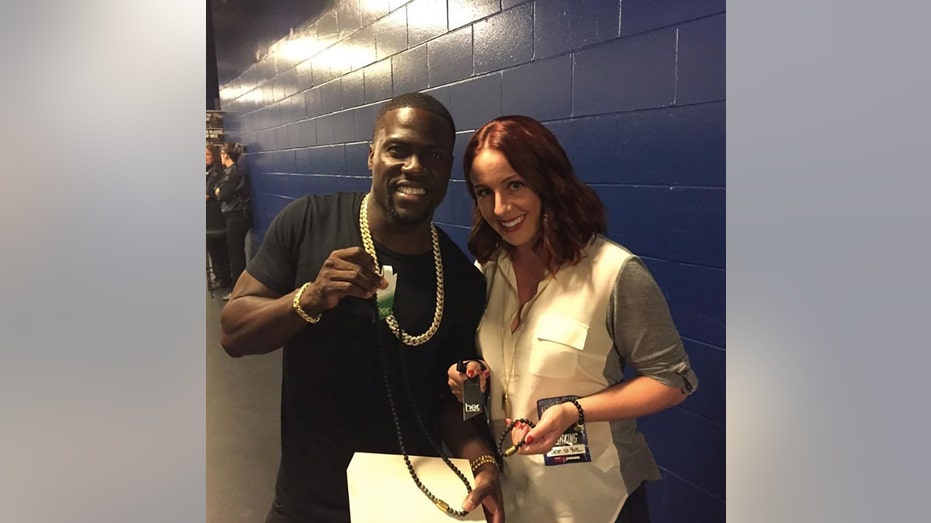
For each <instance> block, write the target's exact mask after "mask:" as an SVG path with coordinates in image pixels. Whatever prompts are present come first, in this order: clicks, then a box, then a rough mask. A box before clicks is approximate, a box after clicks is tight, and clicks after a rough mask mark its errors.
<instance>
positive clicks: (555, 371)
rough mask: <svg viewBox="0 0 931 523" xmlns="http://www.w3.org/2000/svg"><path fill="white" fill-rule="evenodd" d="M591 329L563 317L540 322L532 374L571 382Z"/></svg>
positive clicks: (532, 362)
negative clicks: (566, 379) (569, 379)
mask: <svg viewBox="0 0 931 523" xmlns="http://www.w3.org/2000/svg"><path fill="white" fill-rule="evenodd" d="M587 337H588V325H586V324H584V323H580V322H578V321H575V320H572V319H569V318H564V317H561V316H554V315H546V316H544V317H542V318H540V322H539V323H538V324H537V326H536V329H535V330H534V333H533V340H532V342H531V343H532V345H533V346H532V347H531V350H530V372H531V373H532V374H534V375H537V376H543V377H546V378H562V379H565V378H571V377H573V376H574V375H575V371H576V367H577V366H578V359H579V353H580V352H581V351H582V349H584V348H585V339H586V338H587Z"/></svg>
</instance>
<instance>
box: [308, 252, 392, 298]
mask: <svg viewBox="0 0 931 523" xmlns="http://www.w3.org/2000/svg"><path fill="white" fill-rule="evenodd" d="M387 286H388V282H387V281H386V280H385V279H384V278H382V277H381V276H379V275H378V273H377V272H376V270H375V260H373V259H372V257H371V256H370V255H369V254H368V253H367V252H365V249H363V248H362V247H349V248H347V249H339V250H336V251H333V252H331V253H330V256H329V257H328V258H327V259H326V261H324V262H323V266H322V267H321V268H320V272H319V273H318V274H317V278H316V279H315V280H314V282H313V283H312V284H311V285H310V286H309V287H308V288H307V290H306V291H305V292H304V294H303V295H302V296H301V307H303V308H305V310H307V311H308V313H309V314H319V313H321V312H323V311H328V310H330V309H332V308H333V307H336V304H337V303H339V301H340V300H341V299H343V298H345V297H346V296H355V297H356V298H362V299H368V298H371V297H372V296H375V291H377V290H378V289H384V288H385V287H387Z"/></svg>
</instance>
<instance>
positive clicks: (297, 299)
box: [291, 282, 323, 323]
mask: <svg viewBox="0 0 931 523" xmlns="http://www.w3.org/2000/svg"><path fill="white" fill-rule="evenodd" d="M311 283H313V282H307V283H305V284H304V285H301V288H300V289H298V290H297V294H295V295H294V301H292V302H291V308H292V309H294V312H296V313H297V315H298V316H300V317H301V318H303V319H304V321H306V322H307V323H317V322H318V321H320V317H321V316H323V313H322V312H321V313H320V314H317V315H316V316H311V315H310V314H307V312H306V311H305V310H304V309H303V308H302V307H301V296H302V295H303V294H304V290H305V289H307V287H309V286H310V284H311Z"/></svg>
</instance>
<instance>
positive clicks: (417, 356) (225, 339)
mask: <svg viewBox="0 0 931 523" xmlns="http://www.w3.org/2000/svg"><path fill="white" fill-rule="evenodd" d="M373 131H374V132H373V140H372V143H371V144H370V147H369V155H368V166H369V169H370V170H371V171H372V184H371V188H370V189H369V190H368V192H366V193H336V194H327V195H307V196H304V197H303V198H298V199H296V200H294V201H293V202H291V203H290V204H288V205H287V206H286V207H285V208H284V209H283V210H282V211H281V212H280V213H279V214H278V216H276V217H275V219H274V220H273V221H272V223H271V225H270V226H269V229H268V231H267V232H266V234H265V237H264V240H263V242H262V245H261V247H260V248H259V250H258V252H257V253H256V255H255V257H254V258H253V259H252V260H251V261H250V262H249V266H248V267H247V269H246V271H245V272H243V274H242V276H241V277H240V278H239V281H238V282H237V283H236V285H235V287H233V292H232V297H231V299H230V300H229V302H228V303H227V304H226V306H225V307H224V308H223V311H222V313H221V316H220V321H221V337H220V343H221V344H222V345H223V348H224V349H225V350H226V352H227V353H228V354H230V355H231V356H243V355H248V354H265V353H269V352H272V351H274V350H277V349H278V348H279V347H282V346H283V347H284V348H283V354H282V382H281V462H280V465H279V470H278V481H277V484H276V487H275V501H274V503H273V505H272V507H271V510H270V512H269V514H268V516H267V519H266V521H267V522H285V521H287V522H294V521H307V522H340V523H342V522H348V521H349V517H350V514H349V492H348V485H347V477H346V467H347V466H348V465H349V462H350V460H351V459H352V457H353V454H354V453H355V452H371V453H381V454H402V452H406V453H407V454H409V455H425V456H438V455H440V452H441V448H440V447H441V445H442V444H444V443H445V445H446V446H447V447H448V448H449V449H450V450H451V451H452V453H453V454H454V455H455V456H457V457H461V458H466V459H469V460H470V465H471V468H472V470H473V473H474V474H475V483H474V485H473V486H474V489H473V490H472V491H471V493H467V491H466V489H465V488H463V490H462V496H463V497H462V498H458V499H445V500H443V501H444V502H445V503H447V504H448V505H449V508H450V509H456V508H457V507H458V506H459V505H460V503H461V506H462V509H463V510H464V511H466V512H468V511H471V510H473V509H474V508H476V507H478V506H479V505H481V506H482V508H483V510H484V513H485V517H486V520H487V521H490V522H494V523H501V522H503V521H504V513H503V512H502V511H501V509H500V505H501V490H500V487H499V483H498V469H497V464H496V463H495V459H494V457H493V448H494V441H493V440H492V437H491V433H490V431H489V430H488V426H487V424H486V423H484V422H483V421H481V418H472V419H471V420H468V421H465V420H463V414H462V406H461V405H460V404H459V403H457V402H456V398H455V397H454V396H453V395H452V394H450V392H449V389H448V387H447V384H446V380H445V378H444V376H443V371H445V370H446V366H447V365H448V364H449V363H450V362H452V361H458V360H461V359H463V358H475V357H477V355H476V352H475V340H474V333H475V329H476V327H477V326H478V321H479V318H481V315H482V308H483V305H484V299H485V295H484V292H483V289H482V276H481V274H480V273H479V272H478V270H476V268H475V267H474V266H473V265H472V264H471V263H470V261H469V260H468V258H466V256H465V254H463V253H462V251H461V250H460V249H459V248H458V247H457V246H456V244H455V243H453V241H452V240H451V239H450V238H449V237H448V236H447V235H446V233H445V232H443V231H442V230H441V229H439V228H438V227H435V226H434V225H433V223H432V219H433V213H434V211H435V210H436V208H437V206H439V205H440V203H441V202H442V201H443V198H444V196H445V195H446V189H447V185H448V183H449V178H450V175H451V172H452V161H453V156H452V154H453V143H454V141H455V125H454V124H453V120H452V117H451V116H450V114H449V112H448V110H447V109H446V107H444V106H443V105H442V104H441V103H440V102H438V101H437V100H436V99H435V98H433V97H431V96H429V95H426V94H422V93H408V94H403V95H400V96H397V97H395V98H393V99H391V100H389V101H388V102H386V104H385V105H384V106H382V108H381V110H380V111H379V113H378V115H377V116H376V119H375V124H374V129H373ZM382 264H384V265H385V266H388V265H390V266H391V267H392V268H393V269H394V271H393V272H394V274H396V275H397V288H396V290H395V294H394V305H393V309H392V308H390V307H386V306H385V307H383V306H382V305H381V304H379V305H376V292H377V291H378V290H379V289H383V288H385V287H386V286H387V285H388V283H387V281H386V280H385V278H383V277H382ZM384 308H388V309H389V310H388V311H387V312H390V313H391V314H390V315H387V316H386V317H383V316H382V314H381V312H382V310H383V309H384ZM387 312H386V313H387ZM408 472H409V473H410V474H411V478H410V480H407V481H410V482H411V483H410V484H408V485H404V486H403V488H408V487H410V488H414V483H415V482H416V481H419V479H417V478H418V476H416V472H415V471H414V469H412V468H409V469H408ZM447 472H448V473H449V474H453V471H452V470H450V471H447ZM463 478H464V476H463ZM460 479H462V478H460ZM423 484H424V487H425V488H426V489H429V488H430V482H429V481H427V480H425V481H423ZM463 486H464V485H463ZM398 488H401V485H399V486H398ZM423 501H424V503H428V504H429V503H431V500H428V499H427V498H426V496H425V497H424V499H423ZM437 506H438V507H440V505H439V504H437ZM427 508H428V509H429V510H431V511H432V510H434V508H433V507H429V506H428V507H427ZM441 510H446V509H442V507H441ZM438 516H439V514H438Z"/></svg>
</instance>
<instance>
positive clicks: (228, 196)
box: [214, 143, 252, 300]
mask: <svg viewBox="0 0 931 523" xmlns="http://www.w3.org/2000/svg"><path fill="white" fill-rule="evenodd" d="M242 152H243V150H242V146H241V145H239V144H236V143H225V144H223V146H222V147H221V148H220V161H221V162H222V163H223V176H222V177H221V178H220V183H219V185H218V186H217V188H216V189H214V196H216V198H217V199H218V200H220V210H221V211H222V212H223V218H224V220H225V221H226V246H227V248H228V249H229V256H230V276H231V277H232V281H233V284H235V283H236V280H237V279H239V275H240V274H242V271H244V270H245V269H246V234H247V233H248V232H249V228H251V227H252V210H251V208H250V207H251V204H250V200H249V181H248V180H247V179H246V174H245V173H244V172H243V171H242V169H241V168H240V167H239V164H237V163H236V162H237V161H239V156H240V155H241V154H242ZM229 298H230V295H229V294H227V295H226V296H224V297H223V299H224V300H228V299H229Z"/></svg>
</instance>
